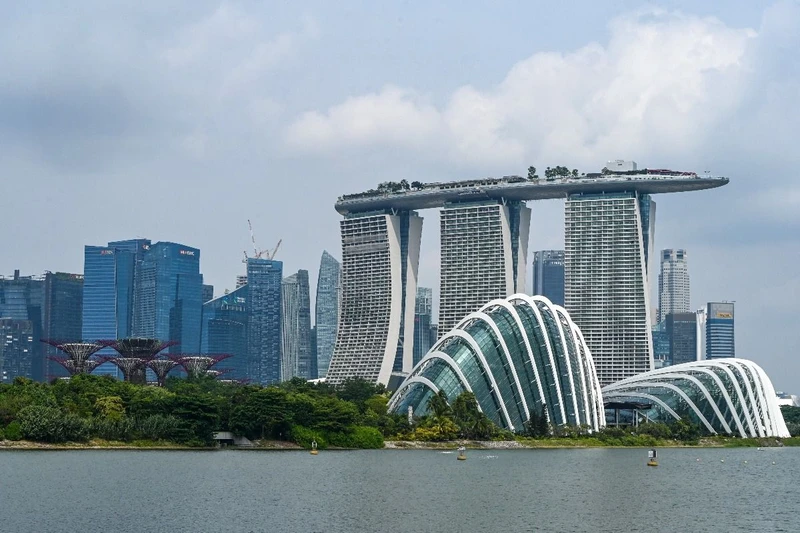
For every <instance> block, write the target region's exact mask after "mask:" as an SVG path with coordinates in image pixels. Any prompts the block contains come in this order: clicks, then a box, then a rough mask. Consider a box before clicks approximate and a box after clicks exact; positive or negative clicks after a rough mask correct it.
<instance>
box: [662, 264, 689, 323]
mask: <svg viewBox="0 0 800 533" xmlns="http://www.w3.org/2000/svg"><path fill="white" fill-rule="evenodd" d="M687 261H688V257H687V254H686V250H661V271H660V272H659V274H658V321H659V322H662V321H663V320H664V319H665V318H666V316H667V315H668V314H670V313H688V312H689V310H690V309H691V304H690V302H689V268H688V262H687Z"/></svg>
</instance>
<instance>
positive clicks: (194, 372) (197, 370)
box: [169, 354, 231, 378]
mask: <svg viewBox="0 0 800 533" xmlns="http://www.w3.org/2000/svg"><path fill="white" fill-rule="evenodd" d="M230 356H231V355H230V354H215V355H188V354H177V355H170V356H169V358H170V359H172V360H173V361H175V362H176V363H178V364H179V365H181V367H183V370H185V371H186V375H187V376H189V377H190V378H199V377H200V376H204V375H208V372H209V370H211V367H213V366H214V365H216V364H217V363H219V362H220V361H222V360H224V359H227V358H228V357H230Z"/></svg>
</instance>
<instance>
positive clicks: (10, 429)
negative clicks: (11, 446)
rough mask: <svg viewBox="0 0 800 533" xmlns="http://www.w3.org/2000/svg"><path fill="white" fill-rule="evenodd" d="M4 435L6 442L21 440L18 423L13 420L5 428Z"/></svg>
mask: <svg viewBox="0 0 800 533" xmlns="http://www.w3.org/2000/svg"><path fill="white" fill-rule="evenodd" d="M5 434H6V438H7V439H8V440H22V430H21V429H20V427H19V422H17V421H16V420H14V421H13V422H11V423H10V424H9V425H8V426H6V429H5Z"/></svg>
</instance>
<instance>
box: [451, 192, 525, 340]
mask: <svg viewBox="0 0 800 533" xmlns="http://www.w3.org/2000/svg"><path fill="white" fill-rule="evenodd" d="M530 221H531V210H530V209H529V208H528V207H526V206H525V204H524V203H523V202H508V203H506V202H499V201H497V202H471V203H459V204H448V205H446V206H445V207H444V208H443V209H442V210H441V212H440V222H441V227H440V230H441V270H440V276H441V278H440V279H441V285H440V293H439V322H438V326H439V332H440V333H441V334H445V333H447V332H449V331H450V330H451V329H453V328H454V327H455V326H456V324H458V323H459V322H460V321H461V320H462V319H463V318H464V317H465V316H467V315H468V314H470V313H473V312H475V311H477V310H478V309H480V308H481V306H483V305H484V304H486V302H489V301H492V300H495V299H498V298H506V297H508V296H510V295H512V294H516V293H524V292H525V277H526V275H525V274H526V258H527V256H528V234H529V231H530Z"/></svg>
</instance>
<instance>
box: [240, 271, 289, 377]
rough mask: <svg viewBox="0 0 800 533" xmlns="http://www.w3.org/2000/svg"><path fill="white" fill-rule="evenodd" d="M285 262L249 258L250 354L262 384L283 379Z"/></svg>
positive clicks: (248, 348)
mask: <svg viewBox="0 0 800 533" xmlns="http://www.w3.org/2000/svg"><path fill="white" fill-rule="evenodd" d="M282 280H283V263H282V262H281V261H275V260H271V259H260V258H254V257H251V258H248V259H247V287H248V295H247V307H248V312H247V315H248V323H247V353H248V359H249V360H250V361H251V362H252V363H253V365H254V366H255V368H253V369H252V370H251V372H252V375H257V376H258V381H259V382H260V383H261V384H262V385H269V384H272V383H278V382H280V380H281V281H282Z"/></svg>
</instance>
